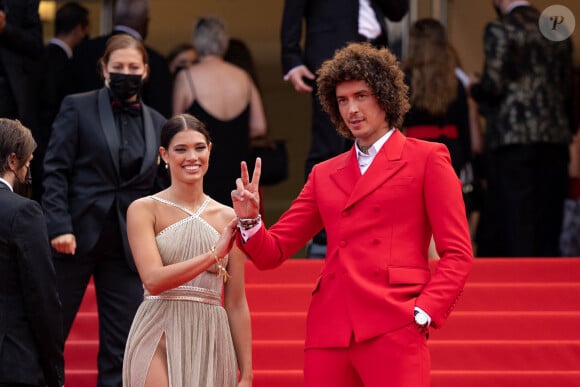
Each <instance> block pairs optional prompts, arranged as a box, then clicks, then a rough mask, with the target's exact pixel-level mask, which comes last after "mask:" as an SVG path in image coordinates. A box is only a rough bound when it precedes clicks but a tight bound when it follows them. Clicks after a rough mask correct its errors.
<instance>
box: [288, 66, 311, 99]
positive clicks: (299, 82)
mask: <svg viewBox="0 0 580 387" xmlns="http://www.w3.org/2000/svg"><path fill="white" fill-rule="evenodd" d="M304 78H306V79H310V80H313V79H314V74H312V72H311V71H310V70H308V67H306V66H304V65H300V66H298V67H295V68H293V69H292V70H290V72H289V73H288V78H287V80H288V81H290V82H292V84H293V85H294V89H296V91H297V92H299V93H311V92H312V87H310V86H308V85H307V84H306V83H305V82H304Z"/></svg>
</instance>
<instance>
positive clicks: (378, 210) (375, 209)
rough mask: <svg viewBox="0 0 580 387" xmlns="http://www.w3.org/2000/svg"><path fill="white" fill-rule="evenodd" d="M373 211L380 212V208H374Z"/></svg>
mask: <svg viewBox="0 0 580 387" xmlns="http://www.w3.org/2000/svg"><path fill="white" fill-rule="evenodd" d="M373 211H374V212H380V211H381V207H379V206H374V208H373Z"/></svg>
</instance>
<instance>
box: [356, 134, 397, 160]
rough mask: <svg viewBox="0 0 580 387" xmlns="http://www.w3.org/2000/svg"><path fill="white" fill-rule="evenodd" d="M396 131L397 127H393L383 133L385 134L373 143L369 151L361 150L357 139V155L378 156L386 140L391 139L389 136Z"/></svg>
mask: <svg viewBox="0 0 580 387" xmlns="http://www.w3.org/2000/svg"><path fill="white" fill-rule="evenodd" d="M394 131H395V128H391V129H389V130H388V131H387V133H385V134H383V136H382V137H381V138H379V139H378V140H377V141H375V143H374V144H373V145H371V146H370V147H369V153H368V154H366V153H363V152H361V150H360V149H359V147H358V142H357V141H355V142H354V144H355V146H356V155H357V157H358V156H363V157H369V156H372V157H374V156H376V155H377V153H378V152H379V150H381V148H382V147H383V145H384V144H385V142H387V140H388V139H389V137H391V134H393V132H394Z"/></svg>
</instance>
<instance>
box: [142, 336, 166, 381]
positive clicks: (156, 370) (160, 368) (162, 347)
mask: <svg viewBox="0 0 580 387" xmlns="http://www.w3.org/2000/svg"><path fill="white" fill-rule="evenodd" d="M145 387H169V374H168V369H167V346H166V341H165V333H164V334H163V336H161V339H159V344H158V345H157V349H156V350H155V353H154V354H153V358H152V359H151V363H150V364H149V369H148V370H147V378H146V379H145Z"/></svg>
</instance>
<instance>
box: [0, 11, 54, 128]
mask: <svg viewBox="0 0 580 387" xmlns="http://www.w3.org/2000/svg"><path fill="white" fill-rule="evenodd" d="M3 4H4V12H5V13H6V29H5V30H4V33H3V34H0V60H1V61H2V65H3V67H4V72H5V74H6V78H7V79H8V83H9V84H10V88H11V90H12V94H13V96H14V101H15V102H16V107H17V110H18V116H17V117H15V118H18V119H19V120H20V121H21V122H22V123H23V124H24V125H25V126H26V127H28V128H30V129H32V130H34V129H36V127H37V125H38V112H37V108H38V101H37V95H38V90H37V87H38V81H39V66H40V58H41V57H42V53H43V43H42V23H41V22H40V17H39V15H38V4H39V1H38V0H3Z"/></svg>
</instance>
